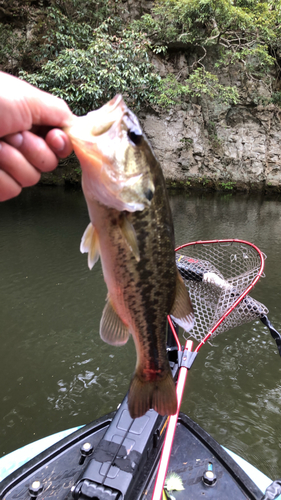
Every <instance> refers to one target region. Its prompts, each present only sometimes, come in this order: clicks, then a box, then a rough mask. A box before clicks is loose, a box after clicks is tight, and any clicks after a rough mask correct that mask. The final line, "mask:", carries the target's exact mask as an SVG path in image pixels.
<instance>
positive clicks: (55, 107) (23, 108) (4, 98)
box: [0, 71, 74, 137]
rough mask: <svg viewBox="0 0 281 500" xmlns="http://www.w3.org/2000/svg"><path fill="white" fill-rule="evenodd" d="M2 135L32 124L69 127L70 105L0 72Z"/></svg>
mask: <svg viewBox="0 0 281 500" xmlns="http://www.w3.org/2000/svg"><path fill="white" fill-rule="evenodd" d="M0 83H1V94H0V103H1V120H0V137H1V136H4V135H6V134H11V133H14V132H17V131H19V130H30V129H31V127H32V125H34V124H37V125H50V126H52V127H63V126H69V125H70V124H71V122H72V120H73V116H74V115H73V114H72V113H71V111H70V109H69V107H68V106H67V104H66V103H65V102H64V101H63V100H62V99H59V98H58V97H55V96H53V95H51V94H48V93H47V92H44V91H42V90H39V89H38V88H36V87H33V85H30V84H29V83H27V82H25V81H23V80H19V79H18V78H16V77H14V76H12V75H8V74H6V73H3V72H1V71H0Z"/></svg>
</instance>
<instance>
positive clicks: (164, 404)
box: [128, 371, 177, 418]
mask: <svg viewBox="0 0 281 500" xmlns="http://www.w3.org/2000/svg"><path fill="white" fill-rule="evenodd" d="M128 407H129V413H130V416H131V418H138V417H142V415H144V414H145V413H146V412H147V411H148V410H150V408H153V409H154V410H155V411H157V412H158V413H160V415H174V414H175V413H176V411H177V397H176V388H175V382H174V380H173V377H172V374H171V372H170V371H168V372H167V375H166V377H164V378H161V379H156V380H151V381H146V380H143V379H142V377H141V376H140V375H139V374H138V372H137V371H136V373H135V374H134V377H133V379H132V382H131V385H130V389H129V395H128Z"/></svg>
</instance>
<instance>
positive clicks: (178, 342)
mask: <svg viewBox="0 0 281 500" xmlns="http://www.w3.org/2000/svg"><path fill="white" fill-rule="evenodd" d="M168 323H169V325H170V327H171V330H172V332H173V335H174V338H175V341H176V343H177V348H178V351H179V352H181V345H180V341H179V337H178V336H177V332H176V330H175V327H174V325H173V322H172V320H171V317H170V316H168Z"/></svg>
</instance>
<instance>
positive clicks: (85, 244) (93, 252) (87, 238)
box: [80, 222, 100, 269]
mask: <svg viewBox="0 0 281 500" xmlns="http://www.w3.org/2000/svg"><path fill="white" fill-rule="evenodd" d="M80 252H81V253H88V266H89V269H93V267H94V265H95V263H96V262H97V260H98V258H99V255H100V250H99V239H98V235H97V231H96V230H95V228H94V226H93V224H92V223H91V222H90V224H88V226H87V227H86V230H85V232H84V234H83V236H82V240H81V244H80Z"/></svg>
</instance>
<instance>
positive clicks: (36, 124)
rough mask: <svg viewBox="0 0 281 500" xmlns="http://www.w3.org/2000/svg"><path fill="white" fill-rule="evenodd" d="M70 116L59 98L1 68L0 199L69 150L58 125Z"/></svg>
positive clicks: (30, 182) (33, 180)
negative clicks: (3, 71)
mask: <svg viewBox="0 0 281 500" xmlns="http://www.w3.org/2000/svg"><path fill="white" fill-rule="evenodd" d="M72 117H73V115H72V113H71V111H70V109H69V108H68V106H67V104H66V103H65V102H64V101H63V100H62V99H59V98H58V97H55V96H53V95H51V94H48V93H47V92H43V91H41V90H39V89H37V88H35V87H33V86H32V85H30V84H28V83H26V82H24V81H23V80H19V79H18V78H15V77H13V76H11V75H8V74H6V73H2V72H0V201H4V200H8V199H9V198H13V197H14V196H17V195H18V194H19V193H20V192H21V190H22V188H23V187H26V186H32V185H34V184H36V183H37V182H38V181H39V179H40V175H41V172H49V171H51V170H54V169H55V168H56V166H57V164H58V157H59V158H66V157H67V156H68V155H69V154H70V153H71V151H72V146H71V143H70V140H69V139H68V137H67V135H66V134H65V133H64V132H63V131H62V130H60V128H61V127H64V126H67V125H68V124H70V123H71V121H72ZM56 127H58V128H56ZM48 129H51V130H49V131H48Z"/></svg>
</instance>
